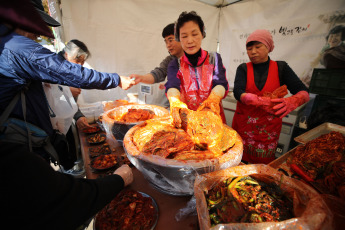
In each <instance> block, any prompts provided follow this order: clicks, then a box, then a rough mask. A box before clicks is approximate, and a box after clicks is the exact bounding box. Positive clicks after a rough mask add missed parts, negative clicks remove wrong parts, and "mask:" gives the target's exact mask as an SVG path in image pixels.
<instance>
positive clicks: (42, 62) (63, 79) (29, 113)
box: [0, 0, 134, 136]
mask: <svg viewBox="0 0 345 230" xmlns="http://www.w3.org/2000/svg"><path fill="white" fill-rule="evenodd" d="M33 3H34V4H33V5H34V6H35V8H36V11H37V12H38V13H40V12H41V11H42V9H43V6H42V4H39V3H40V1H38V0H35V1H34V2H33ZM42 15H46V14H44V13H41V17H42V19H43V20H46V21H48V23H49V24H50V25H57V23H56V22H54V21H55V20H54V21H53V20H52V18H50V16H48V15H46V16H42ZM5 31H8V27H7V26H6V25H3V24H2V25H1V26H0V33H2V34H3V32H5ZM21 35H22V36H21ZM36 37H37V35H36V34H35V33H32V32H29V31H25V30H22V29H20V28H18V29H16V30H15V32H12V33H9V34H8V35H6V36H3V37H2V38H1V41H0V47H1V54H0V113H2V112H3V111H5V109H6V107H7V106H8V105H9V103H10V101H11V99H13V98H14V97H15V95H16V94H17V93H18V92H20V90H21V89H23V87H26V86H28V84H30V86H29V88H28V90H27V91H26V93H25V95H26V114H25V116H26V121H27V122H28V123H31V124H33V125H35V126H38V127H39V128H41V129H43V130H44V131H45V132H46V133H47V134H48V135H49V136H51V135H52V134H53V128H52V125H51V122H50V118H49V114H50V112H51V111H49V108H48V105H47V102H46V99H45V95H44V91H43V88H42V82H48V83H53V84H61V85H67V86H72V87H76V88H84V89H110V88H115V87H117V86H120V87H121V88H123V89H128V88H129V87H130V86H131V85H132V84H134V81H133V80H131V79H130V78H128V77H122V76H119V75H118V74H116V73H104V72H98V71H95V70H92V69H88V68H85V67H82V66H81V65H78V64H74V63H71V62H69V61H66V60H65V59H64V58H63V57H61V56H60V55H58V54H56V53H53V52H51V51H50V50H48V49H46V48H44V47H43V46H41V45H40V44H38V43H36V42H35V41H33V39H35V38H36ZM29 38H30V39H29ZM9 117H15V118H19V119H22V120H24V115H23V112H22V103H21V100H19V101H18V103H16V106H15V107H14V108H13V109H12V112H11V113H10V114H9Z"/></svg>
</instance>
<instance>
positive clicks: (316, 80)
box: [309, 69, 345, 98]
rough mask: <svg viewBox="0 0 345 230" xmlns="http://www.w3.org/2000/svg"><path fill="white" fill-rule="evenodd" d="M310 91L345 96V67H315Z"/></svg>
mask: <svg viewBox="0 0 345 230" xmlns="http://www.w3.org/2000/svg"><path fill="white" fill-rule="evenodd" d="M309 92H310V93H314V94H320V95H326V96H332V97H340V98H345V69H314V71H313V75H312V77H311V80H310V86H309Z"/></svg>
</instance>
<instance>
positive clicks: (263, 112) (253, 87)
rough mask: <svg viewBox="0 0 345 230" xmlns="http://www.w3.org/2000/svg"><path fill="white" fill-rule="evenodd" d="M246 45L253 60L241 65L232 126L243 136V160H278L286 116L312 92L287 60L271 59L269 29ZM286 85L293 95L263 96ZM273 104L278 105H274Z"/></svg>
mask: <svg viewBox="0 0 345 230" xmlns="http://www.w3.org/2000/svg"><path fill="white" fill-rule="evenodd" d="M246 47H247V54H248V57H249V59H250V61H251V62H249V63H243V64H241V65H240V66H239V67H238V68H237V72H236V77H235V84H234V96H235V98H236V99H237V100H238V102H237V107H236V112H235V115H234V118H233V122H232V127H233V128H234V129H235V130H236V131H237V132H238V133H239V134H240V136H241V137H242V139H243V157H242V160H243V161H246V162H249V163H264V164H268V163H269V162H271V161H272V160H274V159H275V151H276V147H277V144H278V140H279V135H280V131H281V127H282V118H283V117H284V116H286V115H287V114H288V113H290V112H291V111H293V110H294V109H296V108H297V107H298V106H300V105H302V104H304V103H306V102H307V101H309V94H308V89H307V88H306V86H305V85H304V84H303V83H302V81H301V80H300V79H299V78H298V77H297V75H296V74H295V73H294V72H293V70H292V69H291V68H290V67H289V66H288V64H287V63H286V62H284V61H277V62H275V61H272V60H270V58H269V56H268V53H269V52H271V51H272V50H273V48H274V44H273V39H272V36H271V34H270V32H269V31H267V30H256V31H254V32H253V33H252V34H250V36H249V37H248V39H247V42H246ZM284 84H285V85H286V86H287V88H288V90H289V91H290V93H291V94H293V96H291V97H286V98H278V99H270V98H269V97H264V96H263V95H264V93H265V92H273V91H274V90H275V89H277V88H279V87H280V86H282V85H284ZM271 103H274V104H275V106H273V107H272V106H270V105H271Z"/></svg>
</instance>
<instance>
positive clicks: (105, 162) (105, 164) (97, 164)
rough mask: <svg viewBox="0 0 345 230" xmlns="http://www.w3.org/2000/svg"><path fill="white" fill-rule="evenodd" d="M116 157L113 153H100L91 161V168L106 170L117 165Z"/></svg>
mask: <svg viewBox="0 0 345 230" xmlns="http://www.w3.org/2000/svg"><path fill="white" fill-rule="evenodd" d="M117 163H118V162H117V157H116V155H115V154H114V153H111V154H105V155H100V156H98V157H96V158H94V159H93V160H92V161H91V164H90V166H91V168H92V169H95V170H108V169H111V168H113V167H115V166H116V165H117Z"/></svg>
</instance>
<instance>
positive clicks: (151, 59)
mask: <svg viewBox="0 0 345 230" xmlns="http://www.w3.org/2000/svg"><path fill="white" fill-rule="evenodd" d="M61 7H62V23H63V27H64V33H65V40H66V41H69V40H70V39H74V38H75V39H79V40H81V41H83V42H85V44H86V45H87V46H88V48H89V50H90V52H91V55H92V56H91V58H90V59H89V60H88V64H90V65H91V66H92V67H93V68H94V69H96V70H99V71H103V72H116V73H118V74H119V75H124V76H128V75H130V74H133V73H136V74H146V73H149V72H150V71H151V70H152V69H154V68H155V67H156V66H159V64H160V62H161V61H162V60H163V59H164V58H165V57H166V56H168V55H169V54H168V51H167V50H166V47H165V43H164V39H163V38H162V35H161V34H162V30H163V28H164V27H165V26H166V25H168V24H169V23H172V22H175V21H176V20H177V18H178V16H179V15H180V13H181V12H183V11H191V10H195V11H196V12H197V13H198V14H199V15H200V16H201V17H202V19H203V20H204V22H205V26H206V30H207V31H206V33H207V36H206V38H205V39H204V41H203V47H204V48H205V49H207V50H210V51H212V50H213V51H215V50H216V48H217V37H218V33H217V29H218V13H219V10H218V9H217V8H215V7H212V6H209V5H206V4H204V3H200V2H197V1H193V0H174V1H166V0H146V1H142V0H130V1H127V0H126V1H123V0H62V1H61ZM138 89H139V87H138V86H135V87H132V88H131V89H130V90H127V91H124V90H122V89H121V88H116V89H112V90H105V91H100V90H83V93H82V95H83V98H84V100H85V101H86V102H94V101H98V100H116V99H119V98H124V97H125V96H126V94H127V93H130V92H137V91H138ZM162 97H165V95H164V90H160V89H159V88H158V84H155V86H154V88H153V95H152V96H147V97H146V101H147V103H159V102H160V101H161V99H162Z"/></svg>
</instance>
